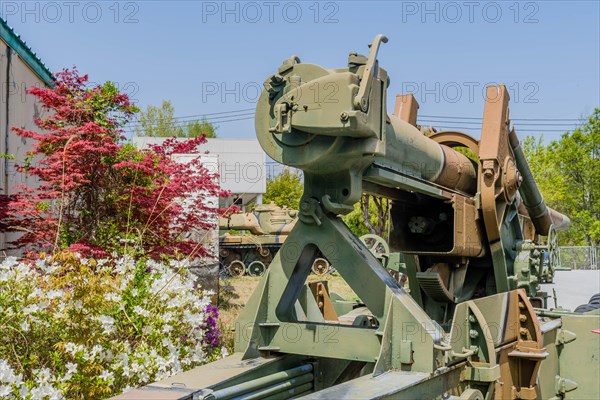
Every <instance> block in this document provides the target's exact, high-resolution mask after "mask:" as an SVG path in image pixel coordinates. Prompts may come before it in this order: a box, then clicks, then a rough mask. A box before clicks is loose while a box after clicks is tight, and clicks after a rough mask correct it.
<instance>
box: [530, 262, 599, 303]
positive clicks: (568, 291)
mask: <svg viewBox="0 0 600 400" xmlns="http://www.w3.org/2000/svg"><path fill="white" fill-rule="evenodd" d="M541 286H542V290H543V291H545V292H548V294H549V295H550V296H552V289H553V288H554V289H555V290H556V297H557V299H558V305H559V306H560V307H563V308H567V309H569V310H573V309H575V308H576V307H577V306H579V305H581V304H586V303H587V302H588V301H589V299H590V297H592V295H594V294H596V293H600V270H593V271H590V270H573V271H556V272H555V275H554V283H548V284H543V285H541ZM548 306H550V307H554V300H553V299H552V298H550V299H548Z"/></svg>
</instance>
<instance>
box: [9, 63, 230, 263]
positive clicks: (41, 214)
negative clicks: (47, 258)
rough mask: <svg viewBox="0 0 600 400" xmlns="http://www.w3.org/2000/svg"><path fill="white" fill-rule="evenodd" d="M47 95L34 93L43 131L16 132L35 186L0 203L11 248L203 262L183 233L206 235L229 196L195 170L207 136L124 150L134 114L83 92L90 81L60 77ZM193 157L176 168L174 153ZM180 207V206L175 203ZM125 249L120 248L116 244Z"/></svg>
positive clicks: (108, 89)
mask: <svg viewBox="0 0 600 400" xmlns="http://www.w3.org/2000/svg"><path fill="white" fill-rule="evenodd" d="M55 78H56V81H55V85H54V87H52V88H39V87H32V88H30V89H28V91H27V92H28V93H29V94H31V95H33V96H35V97H36V98H37V99H38V101H39V102H40V104H41V105H42V106H43V108H44V109H45V110H46V111H47V115H46V116H45V117H44V118H37V119H36V120H35V123H36V125H37V126H38V127H39V128H40V132H43V133H40V132H36V131H33V130H27V129H23V128H19V127H16V128H13V131H14V132H15V133H16V134H17V135H18V136H21V137H23V138H29V139H32V140H33V141H34V143H33V147H32V150H31V151H30V152H29V153H28V156H29V157H30V159H31V160H34V161H35V162H31V163H30V164H29V165H27V164H26V165H20V166H19V170H20V171H21V172H24V173H26V174H27V175H29V176H31V177H34V178H36V179H37V180H39V182H40V186H39V187H37V188H33V189H32V188H26V187H20V191H17V192H15V193H14V195H12V196H10V197H7V196H0V218H1V219H0V230H4V231H16V232H21V233H22V235H21V236H20V237H19V238H18V239H17V240H15V241H14V242H13V243H12V244H13V245H14V246H16V247H20V248H24V247H29V248H30V249H33V250H38V249H40V248H41V249H46V251H54V250H57V249H58V250H60V249H65V248H70V246H73V245H75V246H76V247H73V248H71V250H74V249H75V248H76V249H77V251H78V252H80V253H83V254H87V255H92V254H95V255H96V256H101V255H106V254H108V253H112V252H113V251H119V252H125V253H129V254H134V253H137V254H142V255H146V254H150V255H153V256H155V257H156V258H158V257H159V256H161V255H165V254H166V255H177V256H189V257H192V258H193V257H194V256H208V255H209V254H208V252H207V251H206V249H205V248H204V247H203V246H202V244H201V243H198V242H196V241H194V240H191V239H188V238H186V237H185V236H186V234H188V233H190V232H191V231H193V230H195V229H198V230H200V231H202V230H206V229H213V228H214V226H215V224H216V218H217V212H218V208H217V207H218V205H217V204H211V203H210V202H209V201H207V200H206V199H207V198H216V197H219V196H222V195H228V193H226V192H224V191H222V190H221V189H220V187H219V183H218V179H217V176H216V174H213V173H211V172H210V171H208V170H207V169H206V168H205V167H203V166H202V165H201V163H200V157H201V155H200V153H199V149H198V146H200V145H201V144H203V143H205V142H206V139H205V137H204V136H200V137H198V138H194V139H189V140H186V141H177V140H175V139H168V140H166V141H165V142H164V143H163V144H162V145H158V146H153V147H152V148H151V149H148V150H138V149H136V148H134V147H133V146H131V145H127V144H124V143H123V139H124V138H123V135H122V133H123V127H124V126H125V125H126V124H127V123H128V122H130V121H131V119H132V118H133V116H134V115H135V113H136V112H137V111H138V110H137V108H136V107H135V106H134V105H133V104H131V103H130V101H129V99H128V97H127V95H125V94H122V93H119V91H118V90H117V88H116V87H115V86H114V85H113V84H112V83H111V82H106V83H104V84H102V85H96V86H93V87H88V78H87V75H84V76H81V75H79V73H78V72H77V70H75V69H74V70H64V71H62V72H60V73H57V74H56V75H55ZM182 153H186V154H193V153H195V154H197V157H195V158H194V159H193V160H191V161H190V162H188V163H186V164H180V163H178V162H177V161H175V160H174V159H173V158H172V156H173V155H174V154H182ZM182 199H185V201H182ZM123 243H125V244H124V245H123Z"/></svg>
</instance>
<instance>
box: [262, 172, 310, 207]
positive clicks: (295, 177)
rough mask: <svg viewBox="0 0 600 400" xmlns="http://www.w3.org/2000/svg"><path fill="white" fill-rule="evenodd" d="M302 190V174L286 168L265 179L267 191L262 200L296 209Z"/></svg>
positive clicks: (298, 205)
mask: <svg viewBox="0 0 600 400" xmlns="http://www.w3.org/2000/svg"><path fill="white" fill-rule="evenodd" d="M302 192H303V184H302V175H300V173H298V172H292V171H290V170H289V169H288V168H286V169H284V170H283V172H282V173H280V174H279V175H277V176H275V177H273V178H268V179H267V192H266V193H265V194H264V195H263V202H264V203H270V202H273V203H275V204H277V205H278V206H279V207H288V208H291V209H294V210H298V209H299V207H300V197H302Z"/></svg>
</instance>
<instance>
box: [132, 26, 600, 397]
mask: <svg viewBox="0 0 600 400" xmlns="http://www.w3.org/2000/svg"><path fill="white" fill-rule="evenodd" d="M385 42H387V39H386V38H385V37H383V36H381V35H379V36H377V37H376V38H375V40H374V41H373V43H372V44H371V46H370V53H369V55H368V57H367V56H363V55H359V54H357V53H350V56H349V59H348V65H347V67H344V68H336V69H325V68H323V67H321V66H318V65H314V64H304V63H301V62H300V60H299V58H298V57H296V56H294V57H292V58H290V59H289V60H287V61H285V62H284V63H283V65H281V66H280V67H279V69H278V71H277V72H276V73H275V74H273V75H272V76H271V77H269V78H268V79H267V81H266V82H265V90H264V92H263V93H262V95H261V97H260V99H259V101H258V104H257V108H256V121H255V125H256V133H257V136H258V139H259V141H260V143H261V145H262V147H263V149H264V150H265V151H266V153H267V154H268V155H269V156H270V157H271V158H273V159H274V160H275V161H278V162H280V163H282V164H285V165H289V166H293V167H296V168H300V169H302V170H303V171H304V194H303V197H302V200H301V207H300V211H299V215H298V217H299V218H298V221H297V222H296V224H295V226H294V228H293V230H292V231H291V232H290V234H289V235H288V237H287V239H286V240H285V242H284V244H283V246H282V247H281V250H280V251H279V252H278V253H277V255H276V256H275V258H274V259H273V262H272V263H271V267H270V268H269V269H268V270H267V272H266V273H265V274H264V276H263V277H262V280H261V282H260V283H259V285H258V287H257V288H256V291H255V292H254V294H253V295H252V297H251V298H250V300H249V301H248V303H247V305H246V308H245V309H244V310H243V312H242V314H241V315H240V318H239V320H238V322H237V324H236V341H235V353H234V354H233V355H231V356H229V357H227V358H224V359H222V360H219V361H216V362H214V363H211V364H208V365H205V366H201V367H198V368H195V369H193V370H191V371H188V372H185V373H183V374H180V375H178V376H175V377H172V378H169V379H166V380H164V381H161V382H157V383H154V384H151V385H149V386H148V387H145V388H141V389H138V390H137V391H132V392H129V393H128V394H127V395H124V396H123V397H121V398H139V396H142V397H144V396H146V397H144V398H150V397H149V396H150V395H152V396H157V397H153V398H158V397H160V396H162V397H161V398H167V397H168V398H171V399H191V398H197V399H230V398H245V399H275V398H281V399H286V398H292V397H293V398H296V397H302V398H304V399H342V398H360V399H383V398H399V399H536V398H538V399H585V398H590V399H592V398H594V399H595V398H598V396H599V393H598V390H599V389H598V382H597V380H598V376H600V366H599V361H598V360H599V359H600V348H599V346H598V343H599V342H598V341H599V340H600V336H598V334H597V332H596V333H594V330H598V328H600V314H599V312H598V311H597V310H596V311H590V312H586V313H571V312H566V311H561V310H549V309H547V308H546V306H547V304H546V303H547V297H548V296H547V295H546V294H545V293H543V292H541V291H540V289H539V285H538V283H539V281H540V279H541V274H542V254H543V253H542V251H541V250H543V249H542V248H541V246H544V245H543V243H542V241H541V239H540V237H541V236H547V235H549V233H550V232H551V231H552V230H553V229H556V230H557V231H561V230H563V229H566V227H567V226H568V225H569V220H568V218H567V217H565V216H563V215H561V214H560V213H558V212H556V211H554V210H551V209H550V208H548V207H546V205H545V204H544V202H543V199H542V197H541V195H540V193H539V191H538V189H537V185H536V183H535V180H534V178H533V176H532V174H531V171H530V169H529V167H528V164H527V161H526V159H525V157H524V155H523V151H522V149H521V148H520V146H519V142H518V139H517V134H516V129H515V127H514V126H513V125H512V124H511V122H510V116H509V95H508V92H507V90H506V88H505V86H503V85H497V86H489V87H488V88H487V92H486V101H485V105H484V110H483V120H482V126H481V138H480V139H479V140H477V139H475V138H473V137H470V136H469V135H466V134H464V133H462V132H457V131H441V132H436V133H433V134H431V135H430V136H429V137H427V136H425V135H424V134H423V133H422V132H421V131H420V130H419V129H418V128H417V127H416V125H417V107H418V105H417V103H416V101H415V100H414V98H413V97H412V96H410V95H401V96H398V97H397V99H396V107H395V112H394V114H393V115H390V114H388V113H387V111H386V110H387V98H386V92H387V87H388V85H389V78H388V75H387V72H386V71H385V70H384V69H383V68H381V67H380V66H379V63H378V61H377V54H378V50H379V47H380V45H381V44H382V43H385ZM457 147H465V148H468V149H469V150H470V151H471V153H472V154H473V155H475V157H474V158H475V159H473V160H472V159H469V158H467V157H466V156H464V155H463V154H462V153H460V152H458V151H456V150H455V148H457ZM363 192H366V193H369V194H372V195H376V196H385V197H387V198H389V199H391V200H392V201H393V204H392V210H391V217H392V227H391V230H390V251H391V252H399V253H402V254H403V257H404V263H405V268H406V274H407V276H408V286H409V289H410V293H408V292H407V291H405V290H404V289H403V288H401V287H400V286H399V284H398V282H397V281H396V280H394V279H392V278H391V277H390V275H389V274H388V273H387V271H386V270H385V269H384V267H383V265H382V263H381V262H380V261H379V260H378V258H377V257H376V256H375V255H374V254H372V253H371V252H370V251H369V249H368V248H367V247H366V246H365V244H364V243H363V242H361V241H360V240H359V239H358V238H357V237H356V236H355V235H354V234H352V232H351V231H350V230H349V229H348V227H347V226H346V225H345V224H344V223H343V221H342V220H341V218H340V215H343V214H345V213H348V212H350V211H351V210H352V208H353V204H355V203H356V202H357V201H358V200H359V197H360V196H361V194H362V193H363ZM319 254H322V255H324V257H325V258H327V259H328V260H329V261H330V262H331V263H332V264H333V265H334V266H335V268H336V270H337V271H338V273H339V274H340V275H341V276H342V277H343V278H344V279H345V280H346V282H347V283H348V284H349V285H350V287H351V288H352V289H353V290H354V292H355V293H356V294H357V295H358V297H359V298H360V299H361V304H358V305H355V306H353V307H352V309H351V310H349V311H348V310H346V312H345V314H344V315H341V311H340V310H341V309H342V308H341V307H339V305H337V304H336V303H337V300H336V298H334V297H333V296H330V295H329V293H328V291H327V290H326V289H327V288H326V286H325V285H321V286H318V285H317V286H316V287H315V286H314V285H311V286H308V285H306V284H305V282H306V280H307V277H308V275H309V274H310V270H311V265H312V263H313V261H314V260H315V258H317V257H318V255H319ZM134 396H138V397H134Z"/></svg>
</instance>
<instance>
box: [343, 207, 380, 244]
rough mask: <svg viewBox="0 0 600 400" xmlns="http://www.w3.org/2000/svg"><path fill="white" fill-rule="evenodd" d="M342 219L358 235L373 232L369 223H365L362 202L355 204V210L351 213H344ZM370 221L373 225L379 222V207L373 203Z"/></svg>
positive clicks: (370, 210) (370, 208)
mask: <svg viewBox="0 0 600 400" xmlns="http://www.w3.org/2000/svg"><path fill="white" fill-rule="evenodd" d="M342 219H343V220H344V223H345V224H346V225H347V226H348V228H350V230H351V231H352V232H353V233H354V234H355V235H356V236H357V237H361V236H362V235H366V234H367V233H371V231H370V230H369V228H368V227H367V224H365V217H364V214H363V209H362V205H361V203H356V204H354V210H353V211H351V212H350V213H349V214H346V215H344V217H343V218H342ZM369 222H370V224H371V226H373V225H376V224H377V208H376V207H375V204H373V203H371V204H369Z"/></svg>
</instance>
